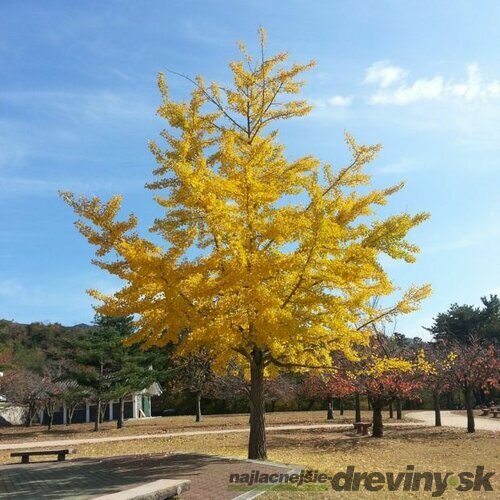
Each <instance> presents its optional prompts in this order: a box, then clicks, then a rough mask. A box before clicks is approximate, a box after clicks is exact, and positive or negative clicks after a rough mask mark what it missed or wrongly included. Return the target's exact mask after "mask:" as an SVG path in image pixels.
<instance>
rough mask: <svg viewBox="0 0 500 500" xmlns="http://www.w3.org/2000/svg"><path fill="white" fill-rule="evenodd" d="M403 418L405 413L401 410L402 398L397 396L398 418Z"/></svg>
mask: <svg viewBox="0 0 500 500" xmlns="http://www.w3.org/2000/svg"><path fill="white" fill-rule="evenodd" d="M402 418H403V414H402V412H401V400H400V399H399V398H396V420H401V419H402Z"/></svg>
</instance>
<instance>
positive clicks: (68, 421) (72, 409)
mask: <svg viewBox="0 0 500 500" xmlns="http://www.w3.org/2000/svg"><path fill="white" fill-rule="evenodd" d="M76 407H77V405H72V406H70V407H69V408H68V418H67V419H66V425H71V424H72V423H73V415H74V414H75V410H76Z"/></svg>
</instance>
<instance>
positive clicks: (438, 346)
mask: <svg viewBox="0 0 500 500" xmlns="http://www.w3.org/2000/svg"><path fill="white" fill-rule="evenodd" d="M491 300H493V301H496V300H497V299H496V298H495V297H493V298H492V299H491ZM454 310H455V306H452V308H451V311H454ZM443 317H444V314H441V315H439V321H442V319H443ZM436 321H438V320H436ZM499 333H500V330H499V331H497V333H496V335H494V336H493V337H492V336H490V335H483V334H482V330H481V329H479V330H477V332H476V336H468V337H467V336H456V335H453V334H450V335H447V334H445V333H444V332H441V334H439V335H437V334H436V339H435V340H434V341H432V342H424V341H422V340H421V339H408V338H406V337H404V336H403V335H401V334H397V333H396V334H394V335H386V334H385V333H380V332H377V331H376V332H374V335H373V337H372V339H371V342H370V344H369V345H368V346H367V347H366V348H365V350H364V352H361V353H359V356H358V358H357V359H354V360H351V361H348V360H346V359H344V358H342V357H335V355H332V367H335V369H331V370H321V371H318V370H315V371H310V372H307V373H302V374H291V373H286V374H281V375H279V376H277V377H273V378H268V377H266V378H265V379H264V400H265V402H266V403H268V406H270V408H271V409H273V407H274V403H275V402H276V401H277V400H281V401H290V400H294V399H296V398H299V399H303V400H308V401H310V402H311V406H312V403H313V402H315V401H318V400H319V401H324V402H325V404H326V406H327V417H326V418H327V420H332V419H333V404H334V400H337V401H338V403H339V410H340V412H341V413H342V412H343V405H344V402H345V401H346V400H354V407H355V410H356V417H355V418H356V421H359V420H360V419H361V412H360V396H364V397H366V398H367V400H368V402H369V405H370V407H371V409H372V411H373V435H374V436H375V437H381V436H382V435H383V425H382V408H384V407H389V410H390V411H391V414H392V409H393V405H395V406H396V411H397V418H398V419H401V418H402V417H401V404H402V402H403V401H409V400H420V399H421V398H422V396H423V394H425V393H427V394H430V395H431V396H432V402H433V407H434V410H435V424H436V426H440V425H441V415H440V409H441V400H442V397H443V395H444V394H451V393H456V392H459V393H461V395H462V398H463V401H464V403H465V407H466V409H467V417H468V425H467V429H468V431H469V432H474V430H475V429H474V414H473V411H472V409H473V407H474V406H475V405H477V404H482V403H483V404H484V403H485V401H486V399H487V398H488V396H490V397H491V396H492V394H493V395H494V394H495V390H496V389H498V388H499V387H500V385H499V384H500V380H499V377H500V361H499V358H498V344H497V342H498V337H499V335H498V334H499ZM494 340H496V342H495V341H494ZM178 363H179V366H180V367H181V369H180V371H179V372H178V378H176V382H175V384H176V387H177V388H178V389H179V390H186V391H188V392H189V393H191V394H192V395H193V396H195V397H196V401H197V405H196V408H197V412H196V421H199V420H200V419H201V399H202V397H204V398H207V399H208V398H218V399H235V398H241V397H248V398H250V394H251V392H250V391H251V387H250V382H249V381H248V379H246V378H245V374H244V373H243V371H242V370H241V369H239V368H238V367H237V366H236V365H235V366H233V367H231V368H230V369H229V370H228V373H226V374H225V375H223V376H221V375H217V374H216V373H214V371H213V360H211V358H210V356H209V353H207V352H206V351H201V352H200V353H198V354H196V355H189V356H188V357H186V358H184V359H181V360H178ZM250 402H251V400H250Z"/></svg>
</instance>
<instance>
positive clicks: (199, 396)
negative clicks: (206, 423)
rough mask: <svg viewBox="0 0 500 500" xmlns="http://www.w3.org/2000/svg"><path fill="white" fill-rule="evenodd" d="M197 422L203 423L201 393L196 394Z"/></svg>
mask: <svg viewBox="0 0 500 500" xmlns="http://www.w3.org/2000/svg"><path fill="white" fill-rule="evenodd" d="M196 422H201V392H197V393H196Z"/></svg>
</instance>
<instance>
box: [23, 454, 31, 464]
mask: <svg viewBox="0 0 500 500" xmlns="http://www.w3.org/2000/svg"><path fill="white" fill-rule="evenodd" d="M21 463H22V464H29V463H30V457H29V455H23V456H22V457H21Z"/></svg>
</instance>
